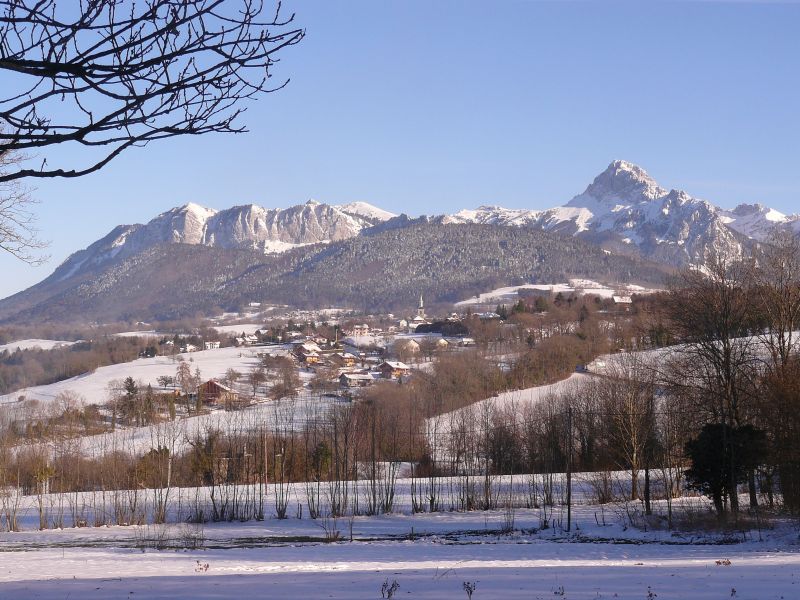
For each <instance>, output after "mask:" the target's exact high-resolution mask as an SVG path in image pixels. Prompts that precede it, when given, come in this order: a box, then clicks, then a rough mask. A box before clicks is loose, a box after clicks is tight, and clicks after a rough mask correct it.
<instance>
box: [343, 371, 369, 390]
mask: <svg viewBox="0 0 800 600" xmlns="http://www.w3.org/2000/svg"><path fill="white" fill-rule="evenodd" d="M374 381H375V378H374V377H373V376H372V375H370V374H369V373H342V374H341V375H339V384H340V385H341V386H342V387H343V388H361V387H367V386H368V385H371V384H372V383H373V382H374Z"/></svg>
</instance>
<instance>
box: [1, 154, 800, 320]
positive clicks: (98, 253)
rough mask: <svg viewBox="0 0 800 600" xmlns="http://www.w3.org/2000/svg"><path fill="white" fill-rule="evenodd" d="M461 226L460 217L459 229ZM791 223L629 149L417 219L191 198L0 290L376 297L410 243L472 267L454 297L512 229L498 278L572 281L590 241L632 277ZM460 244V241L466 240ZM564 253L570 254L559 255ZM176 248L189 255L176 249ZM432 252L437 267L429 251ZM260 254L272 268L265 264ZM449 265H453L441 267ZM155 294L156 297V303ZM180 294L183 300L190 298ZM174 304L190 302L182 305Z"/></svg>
mask: <svg viewBox="0 0 800 600" xmlns="http://www.w3.org/2000/svg"><path fill="white" fill-rule="evenodd" d="M450 224H460V225H462V226H463V227H460V228H458V227H457V228H455V229H452V228H449V225H450ZM481 227H483V228H485V229H481ZM781 227H783V228H789V229H791V230H793V231H795V232H800V215H794V216H786V215H783V214H781V213H779V212H778V211H775V210H772V209H770V208H768V207H765V206H762V205H759V204H742V205H740V206H737V207H736V208H734V209H732V210H723V209H721V208H719V207H718V206H715V205H714V204H711V203H710V202H707V201H705V200H701V199H698V198H694V197H692V196H690V195H689V194H687V193H686V192H683V191H679V190H666V189H665V188H663V187H661V186H659V185H658V183H657V182H656V181H655V180H653V178H652V177H650V176H649V175H648V174H647V173H646V172H645V171H644V169H642V168H641V167H638V166H636V165H634V164H632V163H629V162H625V161H622V160H616V161H614V162H612V163H611V164H610V165H609V166H608V168H606V169H605V170H604V171H603V172H602V173H600V174H599V175H598V176H597V177H595V178H594V181H592V182H591V183H590V184H589V186H588V187H586V189H585V190H584V191H583V193H581V194H578V195H577V196H575V197H574V198H572V200H570V201H569V202H567V203H566V204H565V205H563V206H558V207H556V208H551V209H548V210H524V209H507V208H502V207H499V206H481V207H479V208H477V209H474V210H462V211H459V212H457V213H455V214H452V215H438V216H430V217H420V218H418V219H412V218H409V217H408V216H406V215H400V216H396V215H393V214H392V213H390V212H387V211H385V210H382V209H380V208H377V207H375V206H372V205H370V204H367V203H365V202H353V203H350V204H345V205H341V206H333V205H328V204H322V203H319V202H315V201H313V200H311V201H309V202H307V203H305V204H302V205H297V206H292V207H289V208H286V209H267V208H263V207H261V206H256V205H253V204H248V205H244V206H234V207H232V208H228V209H225V210H220V211H216V210H213V209H209V208H204V207H202V206H199V205H197V204H191V203H190V204H186V205H184V206H180V207H177V208H173V209H171V210H168V211H166V212H164V213H162V214H160V215H158V216H157V217H155V218H154V219H152V220H151V221H149V222H148V223H146V224H144V225H120V226H118V227H115V228H114V229H113V230H112V231H111V232H110V233H109V234H108V235H106V236H105V237H103V238H102V239H100V240H98V241H96V242H95V243H93V244H92V245H90V246H89V247H87V248H85V249H83V250H80V251H78V252H76V253H74V254H73V255H72V256H70V257H69V258H68V259H67V260H66V261H64V263H63V264H61V265H60V266H59V267H58V268H57V269H56V270H55V272H54V273H53V274H52V275H50V277H48V278H47V279H45V280H44V281H42V282H40V283H39V284H37V285H35V286H33V287H31V288H29V289H28V290H25V291H23V292H20V293H19V294H15V295H14V296H12V297H10V298H7V299H5V300H0V320H2V319H7V318H11V317H12V315H15V314H22V313H23V312H26V311H27V312H26V314H28V315H29V317H30V318H33V317H34V316H35V318H42V317H43V316H46V315H48V314H50V313H48V311H50V312H51V313H52V311H53V310H55V308H54V307H61V309H62V310H63V311H65V312H64V313H63V314H64V315H65V316H69V315H70V311H79V310H80V311H83V314H84V315H85V316H86V318H89V316H90V315H91V314H92V311H93V310H96V309H97V307H98V306H100V305H99V304H98V305H93V304H91V302H94V301H95V300H91V299H98V298H105V300H103V302H105V303H106V304H105V305H104V306H106V307H107V310H108V312H107V313H106V314H108V315H109V316H111V315H116V316H119V315H120V314H123V313H119V312H118V307H116V304H115V303H125V302H126V303H127V305H129V307H130V313H129V314H134V313H135V312H136V311H139V312H138V313H137V314H164V313H162V312H160V310H161V307H163V306H164V305H165V303H168V302H171V300H170V297H171V296H174V295H175V294H174V289H181V290H184V291H186V290H191V291H192V296H193V297H195V298H198V299H201V300H202V302H204V303H205V304H204V306H205V305H206V304H208V303H209V302H224V303H231V302H235V301H236V299H237V298H244V297H245V296H248V294H249V296H248V297H251V298H252V296H253V294H255V293H256V292H258V294H267V292H266V291H264V288H263V285H264V282H265V281H270V282H271V284H270V285H273V286H279V287H280V289H281V290H283V291H286V290H288V291H289V292H288V295H287V296H281V297H280V298H277V296H276V299H278V300H279V301H281V302H284V303H288V302H299V301H300V300H301V299H302V300H303V301H304V302H306V303H308V302H310V301H311V300H315V301H318V302H321V303H324V302H332V301H345V300H346V301H348V302H351V301H353V299H354V298H358V297H360V296H363V297H365V298H372V300H371V301H372V302H373V304H374V303H376V302H379V301H383V300H381V298H382V294H390V295H397V294H400V295H401V296H402V294H405V293H406V292H408V290H407V289H405V288H403V289H400V288H397V289H395V288H388V287H387V288H385V289H384V288H379V286H377V284H376V282H375V281H374V279H375V277H384V278H389V279H392V280H393V282H394V283H397V282H396V281H394V280H396V279H397V278H398V277H399V276H398V273H399V272H401V271H402V270H403V269H398V268H396V265H397V264H401V263H402V259H403V256H406V255H409V252H410V251H411V250H408V249H407V248H408V247H409V246H414V245H418V246H419V247H420V248H426V249H427V250H426V252H427V253H426V254H423V255H420V256H416V255H415V258H414V260H413V261H410V262H408V264H407V265H406V267H404V268H406V269H408V270H411V271H416V270H417V269H429V270H430V272H431V273H436V278H435V279H436V280H437V281H439V280H441V281H456V279H457V278H456V276H455V275H454V273H456V272H457V273H461V274H462V275H463V277H462V278H461V279H459V280H458V284H457V285H455V284H454V287H453V288H452V289H451V290H450V291H447V290H444V289H441V290H439V291H438V294H439V295H438V297H439V298H441V299H447V298H449V295H448V294H452V293H454V290H456V289H458V290H460V291H462V292H463V291H464V290H468V291H471V290H472V287H471V286H477V285H478V284H477V283H476V282H478V281H481V282H483V283H482V284H481V285H483V284H484V283H487V282H486V281H485V280H484V279H481V277H482V275H481V274H482V273H483V272H485V271H486V272H499V271H498V269H499V267H498V265H504V264H506V263H507V262H508V260H509V259H508V257H507V256H503V255H504V253H507V252H506V251H505V250H504V248H505V246H504V244H506V245H507V244H510V243H512V241H513V243H514V244H516V245H515V246H514V247H515V248H516V252H517V254H516V255H515V260H518V261H519V263H518V264H517V263H514V264H515V267H514V269H510V268H509V269H506V270H505V271H503V273H504V274H503V275H502V277H500V278H499V279H498V280H497V281H492V284H493V285H495V284H496V285H495V287H498V286H499V285H501V284H503V281H505V280H506V279H508V280H509V281H511V280H512V279H513V278H515V277H516V278H520V277H521V278H523V279H524V278H526V277H527V278H531V277H534V276H535V277H542V276H545V275H546V276H551V275H552V276H555V275H554V274H553V273H554V271H552V267H553V265H559V264H561V263H563V264H564V265H565V266H564V268H562V269H561V270H560V271H559V273H561V275H560V276H561V277H562V280H563V276H564V275H565V274H567V273H571V272H572V273H574V272H576V269H577V267H576V266H575V262H574V260H573V259H574V258H575V256H573V254H575V253H576V252H577V253H580V254H581V255H582V256H588V255H587V250H586V248H587V247H588V248H591V249H592V251H593V252H597V253H600V255H602V256H606V255H608V256H610V257H613V258H625V259H626V260H627V259H629V258H631V256H632V257H633V258H634V259H635V260H634V263H631V264H627V263H625V264H626V265H627V266H621V265H622V263H619V264H616V266H614V267H613V268H611V267H608V266H602V265H601V266H599V267H596V268H597V269H599V271H600V272H601V274H602V272H606V273H607V275H608V276H609V277H611V278H613V277H619V276H623V277H628V278H630V277H633V274H634V273H638V274H637V277H641V276H642V275H641V272H639V266H636V265H638V264H639V263H638V262H636V261H637V260H638V259H639V258H644V259H646V260H647V261H648V262H647V265H649V266H648V267H647V269H651V267H652V266H653V265H656V266H657V268H658V269H660V268H662V267H664V266H665V265H666V266H670V267H674V266H682V265H686V264H695V265H702V264H703V263H704V262H705V261H707V260H708V259H709V258H710V257H711V256H712V255H713V254H714V253H725V254H727V255H734V256H735V255H737V254H741V253H742V252H744V251H746V250H747V249H748V247H749V246H750V245H752V244H754V243H756V242H758V241H762V240H765V239H767V238H768V236H769V235H770V234H771V233H772V232H773V231H774V230H775V228H781ZM493 228H494V229H493ZM496 229H499V230H502V232H498V231H496ZM453 231H456V232H459V233H458V235H472V234H473V233H475V234H476V235H477V234H479V235H492V236H495V237H498V239H500V238H502V244H499V245H498V248H497V249H495V250H494V251H491V250H490V249H489V248H488V247H487V246H480V245H478V246H470V245H469V244H468V242H469V240H461V241H458V239H456V238H452V239H451V237H448V236H453V235H454V234H453ZM476 232H479V233H476ZM552 234H560V235H552ZM537 235H545V237H547V238H548V239H547V245H548V247H549V248H556V247H557V248H559V252H557V253H552V252H548V253H547V254H546V260H547V261H548V262H549V263H551V264H550V265H549V266H547V268H545V267H541V266H540V267H539V270H538V271H536V272H535V273H534V272H526V271H525V268H524V267H525V265H527V264H533V263H535V262H536V261H537V260H539V259H542V256H544V254H542V252H539V254H538V255H537V254H536V252H537V251H536V250H535V243H538V241H537V240H538V238H536V236H537ZM504 236H507V239H506V237H504ZM515 236H523V237H522V238H519V239H517V238H516V237H515ZM525 236H527V237H525ZM531 236H533V237H531ZM520 239H524V240H526V241H524V242H520V241H519V240H520ZM387 240H392V241H393V244H389V243H388V242H387ZM394 242H397V243H394ZM587 242H588V243H589V244H588V245H587ZM525 243H527V244H529V246H527V247H526V246H525ZM573 244H577V245H573ZM597 246H600V248H597ZM467 247H468V248H469V250H468V251H467V250H466V248H467ZM403 248H406V249H403ZM455 248H460V250H459V252H455ZM525 248H527V249H525ZM412 249H413V248H412ZM523 250H524V252H523ZM439 252H444V253H445V254H446V255H447V256H448V257H449V258H450V259H452V258H454V257H455V258H457V259H458V260H455V261H454V262H452V263H448V262H447V260H445V258H442V257H438V254H437V253H439ZM492 252H494V254H496V255H497V256H492V255H491V254H492ZM525 252H527V254H525ZM523 254H525V256H523ZM562 255H563V257H564V258H563V260H562V259H561V258H559V257H560V256H562ZM176 256H181V257H182V258H181V259H180V260H172V259H173V258H174V257H176ZM537 256H538V258H537ZM356 257H358V258H356ZM498 257H500V258H498ZM334 258H336V260H335V261H334ZM431 260H432V261H433V262H432V263H431V264H430V265H428V263H427V262H426V261H431ZM159 261H160V262H159ZM324 261H328V262H324ZM330 261H333V262H330ZM382 261H384V262H385V261H389V262H390V263H391V264H393V265H394V268H393V269H391V275H390V274H388V273H389V272H388V271H387V272H383V271H381V270H380V269H379V268H378V265H379V264H384V263H383V262H382ZM570 261H572V262H570ZM540 262H541V261H540ZM317 264H325V269H327V271H326V272H324V273H322V274H319V273H317V275H315V277H316V279H313V278H311V277H310V273H312V272H314V266H313V265H317ZM595 264H601V263H597V262H596V263H595ZM258 265H261V266H260V267H259V269H256V267H257V266H258ZM425 265H428V266H425ZM442 265H447V269H450V271H445V270H442V268H443V267H442ZM547 269H550V270H547ZM255 270H258V271H259V275H258V278H257V280H254V281H250V282H249V283H248V284H247V285H248V286H249V287H247V288H245V287H242V286H243V285H244V284H243V283H242V282H241V281H239V279H240V278H243V279H247V277H250V276H251V275H248V274H252V273H253V272H255ZM451 271H452V272H451ZM445 273H446V274H445ZM233 274H237V275H236V278H237V279H236V281H234V282H230V283H226V282H228V278H229V277H232V276H233ZM281 274H282V275H281ZM589 275H591V274H589ZM170 277H171V278H172V279H170ZM275 277H278V279H274V278H275ZM504 278H505V279H504ZM168 281H169V283H167V282H168ZM248 281H249V280H248ZM441 281H440V282H439V283H441ZM121 282H125V285H122V284H121ZM342 282H345V283H342ZM554 283H555V282H554ZM156 284H159V285H160V287H159V286H158V285H156ZM337 284H341V285H345V284H346V285H349V286H350V288H348V290H349V291H347V290H340V292H339V293H338V295H332V294H331V293H329V291H330V290H331V289H332V288H333V287H335V285H337ZM414 285H429V288H428V289H430V290H431V291H434V284H433V283H431V282H428V283H425V282H423V281H421V280H419V281H418V280H414V281H413V282H412V281H411V280H409V281H408V282H407V287H408V289H409V290H410V289H412V288H413V286H414ZM437 285H438V284H437ZM154 286H155V287H154ZM223 288H224V289H223ZM476 289H477V288H476ZM370 290H371V291H370ZM145 291H146V293H145ZM137 293H138V294H141V295H142V296H141V298H139V299H138V300H137V301H136V302H134V301H132V300H131V298H133V297H134V296H135V295H136V294H137ZM276 293H277V292H275V291H274V290H272V291H269V294H273V295H274V294H276ZM409 293H410V292H409ZM104 294H105V295H107V296H104ZM370 294H373V296H370ZM412 295H413V294H412ZM264 297H267V296H266V295H264ZM81 299H83V300H81ZM90 300H91V301H90ZM151 300H152V303H153V305H152V306H147V307H145V303H146V302H149V301H151ZM198 301H200V300H198ZM75 302H77V304H75ZM181 306H182V308H181V310H184V309H187V310H188V307H187V306H185V305H181ZM35 307H37V308H35ZM78 307H82V308H78ZM34 308H35V311H34ZM134 309H135V310H134ZM114 311H117V312H114ZM142 311H143V312H142ZM148 311H149V312H148ZM124 314H128V313H124ZM174 314H179V311H178V309H176V312H175V313H174Z"/></svg>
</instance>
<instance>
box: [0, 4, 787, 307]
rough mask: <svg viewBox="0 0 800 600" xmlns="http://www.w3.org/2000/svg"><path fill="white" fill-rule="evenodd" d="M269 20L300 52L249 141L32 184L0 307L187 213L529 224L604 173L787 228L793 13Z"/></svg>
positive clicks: (404, 10)
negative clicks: (25, 251)
mask: <svg viewBox="0 0 800 600" xmlns="http://www.w3.org/2000/svg"><path fill="white" fill-rule="evenodd" d="M284 7H285V8H288V9H291V10H294V11H295V12H296V13H297V23H298V24H299V25H300V26H302V27H305V28H306V30H307V37H306V39H305V40H304V41H303V42H302V43H301V44H300V45H299V46H295V47H294V48H290V49H289V50H288V51H287V52H286V53H285V54H284V55H283V59H282V61H281V63H280V65H279V66H278V68H277V69H276V71H275V77H276V78H279V77H291V82H290V84H289V86H288V87H287V88H286V89H284V90H282V91H281V92H279V93H277V94H271V95H268V96H266V97H263V98H262V99H261V100H259V101H258V102H255V103H251V104H250V105H249V110H248V112H247V113H246V115H245V117H244V121H245V122H246V123H247V124H248V126H249V128H250V133H248V134H244V135H231V136H205V137H201V138H191V139H188V138H187V139H180V140H179V139H176V140H170V141H167V142H162V143H160V144H154V145H151V146H149V147H147V148H145V149H134V150H131V151H128V153H127V154H124V155H123V156H122V157H121V158H119V159H117V160H116V161H115V162H113V163H112V164H111V165H110V166H108V167H107V168H106V169H104V170H103V171H101V172H100V173H98V174H95V175H91V176H88V177H85V178H82V179H77V180H69V181H59V180H52V181H44V182H36V190H35V192H34V195H35V196H36V197H37V198H38V199H39V200H40V201H41V204H40V205H39V206H38V209H37V210H38V214H39V228H40V230H41V235H42V237H43V238H45V239H47V240H50V242H51V246H50V249H49V253H50V254H51V256H52V258H51V260H50V262H48V263H47V264H45V265H43V266H41V267H37V268H34V267H30V266H28V265H25V264H21V263H19V262H18V261H16V260H15V259H13V258H10V257H7V256H0V269H2V272H3V273H4V275H5V276H4V277H3V278H2V280H0V296H5V295H8V294H11V293H13V292H15V291H18V290H20V289H23V288H25V287H27V286H29V285H31V284H33V283H35V282H37V281H39V280H41V279H42V278H44V277H45V276H46V275H48V274H49V273H50V272H51V271H52V270H53V269H54V268H55V267H56V266H57V265H58V264H59V263H60V262H61V261H62V260H63V259H64V258H66V256H68V255H69V254H70V253H71V252H73V251H75V250H78V249H79V248H82V247H84V246H86V245H88V244H89V243H91V242H92V241H94V240H96V239H98V238H99V237H101V236H103V235H105V234H106V233H107V232H108V231H109V230H110V229H111V228H112V227H113V226H115V225H117V224H119V223H132V222H143V221H147V220H149V219H150V218H152V217H153V216H155V215H156V214H157V213H159V212H162V211H163V210H166V209H168V208H170V207H173V206H177V205H180V204H184V203H186V202H189V201H194V202H198V203H200V204H204V205H206V206H211V207H214V208H225V207H228V206H232V205H235V204H244V203H250V202H254V203H257V204H262V205H264V206H268V207H283V206H289V205H292V204H296V203H301V202H304V201H306V200H307V199H309V198H315V199H317V200H320V201H323V202H329V203H344V202H350V201H355V200H363V201H367V202H371V203H374V204H376V205H378V206H381V207H383V208H386V209H388V210H391V211H394V212H407V213H409V214H421V213H440V212H452V211H455V210H458V209H460V208H470V207H475V206H478V205H480V204H500V205H504V206H508V207H524V208H547V207H550V206H554V205H558V204H562V203H564V202H567V201H568V200H569V199H570V198H571V197H572V196H573V195H575V194H577V193H579V192H581V191H582V190H583V189H584V188H585V187H586V185H587V184H588V183H589V182H590V181H591V180H592V178H593V177H594V176H595V175H596V174H597V173H599V172H600V171H602V170H603V169H604V168H605V167H606V166H607V165H608V163H609V162H611V161H612V160H613V159H616V158H623V159H625V160H629V161H632V162H635V163H637V164H639V165H641V166H643V167H644V168H645V169H647V170H648V171H649V172H650V174H651V175H652V176H654V177H655V178H656V179H657V180H658V181H659V183H661V184H662V185H663V186H665V187H668V188H669V187H675V188H680V189H685V190H686V191H688V192H689V193H691V194H693V195H695V196H699V197H702V198H706V199H708V200H711V201H713V202H715V203H717V204H720V205H723V206H733V205H735V204H737V203H739V202H756V201H757V202H763V203H765V204H768V205H770V206H773V207H774V208H777V209H778V210H781V211H783V212H789V213H791V212H798V211H800V202H798V198H800V195H798V189H800V117H798V107H799V106H800V82H799V81H798V77H797V73H798V72H800V36H798V35H797V24H798V23H799V22H800V4H797V3H793V2H716V1H705V2H688V1H684V2H664V3H660V2H659V3H657V2H600V1H589V2H577V1H568V2H532V1H506V2H467V1H458V2H455V1H454V2H444V1H438V2H427V1H426V2H422V1H418V2H417V1H414V2H412V1H407V2H399V1H396V2H375V1H365V2H328V1H310V0H308V1H303V2H291V1H284ZM1 88H2V80H0V89H1ZM55 158H57V155H56V156H55Z"/></svg>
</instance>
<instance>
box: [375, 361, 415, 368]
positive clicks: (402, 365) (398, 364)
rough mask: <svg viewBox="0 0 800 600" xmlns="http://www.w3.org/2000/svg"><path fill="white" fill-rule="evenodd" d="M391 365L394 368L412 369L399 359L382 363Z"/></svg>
mask: <svg viewBox="0 0 800 600" xmlns="http://www.w3.org/2000/svg"><path fill="white" fill-rule="evenodd" d="M383 365H389V366H390V367H391V368H392V369H406V370H408V369H410V368H411V367H409V366H408V365H407V364H406V363H404V362H400V361H399V360H385V361H383V362H382V363H381V366H383Z"/></svg>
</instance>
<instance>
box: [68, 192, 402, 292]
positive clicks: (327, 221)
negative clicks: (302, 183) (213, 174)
mask: <svg viewBox="0 0 800 600" xmlns="http://www.w3.org/2000/svg"><path fill="white" fill-rule="evenodd" d="M393 216H394V215H393V214H392V213H389V212H387V211H384V210H381V209H379V208H376V207H374V206H372V205H370V204H367V203H366V202H355V203H352V204H347V205H344V206H341V207H339V206H331V205H328V204H323V203H321V202H316V201H314V200H309V201H308V202H306V203H305V204H300V205H297V206H291V207H289V208H285V209H280V208H271V209H268V208H263V207H261V206H257V205H255V204H247V205H242V206H234V207H232V208H228V209H225V210H221V211H216V210H213V209H210V208H205V207H203V206H200V205H198V204H194V203H189V204H186V205H184V206H179V207H176V208H172V209H170V210H168V211H166V212H164V213H162V214H160V215H158V216H157V217H155V218H154V219H152V220H151V221H149V222H148V223H147V224H145V225H139V224H137V225H120V226H118V227H115V228H114V229H113V230H112V231H111V232H110V233H109V234H108V235H106V236H105V237H104V238H102V239H100V240H98V241H97V242H95V243H94V244H92V245H91V246H89V247H88V248H85V249H84V250H80V251H78V252H76V253H75V254H73V255H71V256H70V257H69V258H67V260H66V261H65V262H64V263H63V264H62V265H61V266H60V267H59V268H58V269H57V270H56V273H54V275H53V276H54V278H56V279H57V280H64V279H67V278H69V277H71V276H73V275H75V274H76V273H78V272H81V271H85V270H87V269H89V268H91V267H93V266H99V265H102V264H105V263H107V262H108V261H110V260H112V259H115V258H124V257H127V256H132V255H134V254H136V253H138V252H141V251H142V250H145V249H147V248H150V247H152V246H155V245H157V244H165V243H184V244H203V245H206V246H216V247H220V248H248V249H253V250H260V251H262V252H265V253H279V252H285V251H287V250H291V249H292V248H296V247H298V246H304V245H308V244H318V243H328V242H335V241H338V240H344V239H347V238H350V237H353V236H355V235H358V233H359V232H360V231H361V230H362V229H364V228H367V227H371V226H373V225H374V224H376V223H379V222H382V221H385V220H388V219H390V218H392V217H393Z"/></svg>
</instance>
